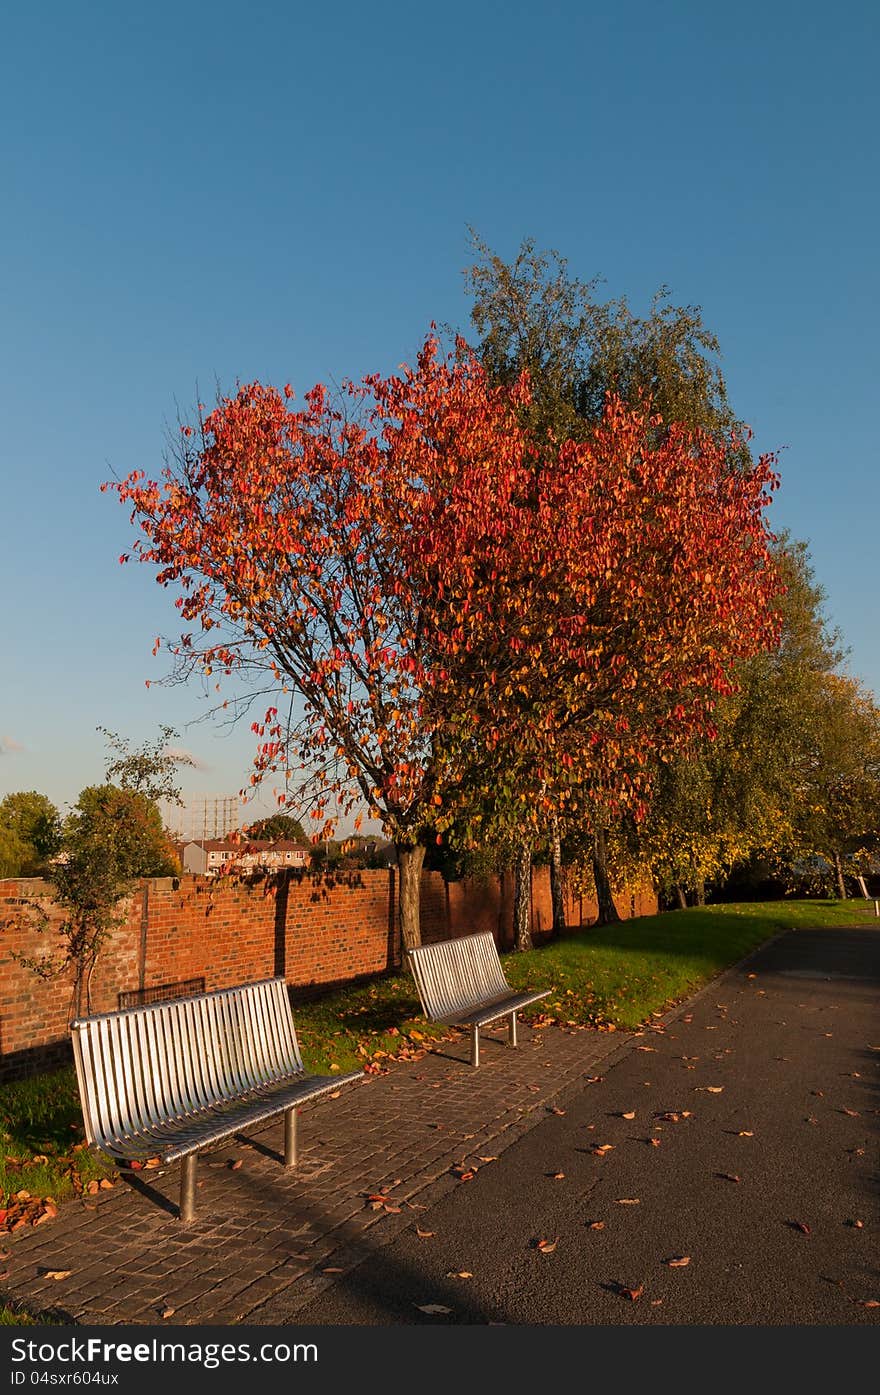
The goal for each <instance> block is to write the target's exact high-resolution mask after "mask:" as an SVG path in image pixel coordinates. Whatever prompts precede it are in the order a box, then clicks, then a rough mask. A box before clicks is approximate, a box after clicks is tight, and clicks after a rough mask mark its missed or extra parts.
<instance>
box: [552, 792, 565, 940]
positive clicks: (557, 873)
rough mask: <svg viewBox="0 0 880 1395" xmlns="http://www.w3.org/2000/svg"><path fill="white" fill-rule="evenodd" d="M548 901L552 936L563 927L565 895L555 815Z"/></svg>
mask: <svg viewBox="0 0 880 1395" xmlns="http://www.w3.org/2000/svg"><path fill="white" fill-rule="evenodd" d="M550 902H551V904H552V906H553V927H552V929H551V934H552V935H553V936H554V938H555V937H556V936H558V935H561V934H562V932H563V930H564V929H565V895H564V893H563V890H562V845H561V843H560V839H559V820H558V818H557V817H556V815H555V814H554V815H553V818H552V820H551V822H550Z"/></svg>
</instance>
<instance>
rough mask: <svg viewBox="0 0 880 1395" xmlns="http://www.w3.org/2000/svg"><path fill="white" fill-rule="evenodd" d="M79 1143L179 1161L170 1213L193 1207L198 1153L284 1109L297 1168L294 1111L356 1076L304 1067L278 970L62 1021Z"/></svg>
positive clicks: (288, 1154) (288, 1157)
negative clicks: (254, 979) (68, 1041)
mask: <svg viewBox="0 0 880 1395" xmlns="http://www.w3.org/2000/svg"><path fill="white" fill-rule="evenodd" d="M71 1032H72V1036H73V1052H74V1060H75V1063H76V1076H77V1082H78V1084H79V1094H80V1101H81V1103H82V1110H83V1117H84V1120H85V1129H86V1139H87V1141H88V1143H89V1144H90V1146H91V1147H92V1148H94V1149H96V1150H99V1151H100V1152H102V1153H106V1154H109V1156H110V1157H111V1158H113V1159H115V1160H116V1161H117V1162H120V1163H131V1162H137V1161H144V1160H146V1159H148V1158H150V1159H151V1158H159V1160H160V1161H161V1162H163V1163H173V1162H177V1161H181V1162H182V1164H183V1168H182V1175H181V1182H180V1213H179V1214H180V1219H181V1221H184V1222H188V1221H191V1220H192V1219H193V1216H194V1214H195V1191H196V1164H197V1159H198V1152H199V1150H200V1149H202V1148H206V1147H208V1145H209V1144H212V1143H217V1142H219V1141H220V1140H221V1139H223V1138H228V1137H229V1136H230V1135H231V1134H234V1133H237V1132H239V1130H241V1129H244V1128H247V1127H249V1126H252V1125H254V1124H260V1123H262V1122H263V1121H264V1120H266V1119H271V1118H272V1117H273V1116H275V1115H277V1114H281V1113H283V1114H284V1166H285V1167H295V1166H296V1111H297V1108H298V1106H299V1105H301V1104H304V1103H305V1102H306V1101H307V1100H313V1099H317V1098H318V1097H319V1096H321V1095H326V1094H328V1093H329V1092H330V1091H331V1090H338V1089H339V1087H340V1086H341V1085H344V1084H347V1083H349V1082H351V1081H353V1080H358V1079H360V1078H361V1077H362V1076H363V1071H353V1072H351V1073H350V1074H347V1075H338V1076H315V1075H313V1076H310V1075H307V1074H306V1073H305V1070H304V1069H303V1063H302V1058H301V1057H300V1052H299V1044H298V1042H297V1039H296V1031H295V1028H294V1025H293V1013H292V1011H291V1008H290V1001H289V999H288V996H287V989H286V986H285V983H284V979H283V978H273V979H266V980H264V981H263V982H261V983H248V984H244V985H242V986H241V987H238V988H226V989H221V990H219V991H217V992H213V993H201V994H199V995H198V996H196V997H192V998H178V999H176V1000H175V1001H173V1002H163V1003H154V1004H151V1005H150V1006H148V1007H136V1008H126V1009H123V1010H121V1011H119V1012H108V1013H103V1014H100V1015H98V1016H95V1017H83V1018H80V1019H78V1020H77V1021H76V1022H74V1023H73V1024H72V1027H71Z"/></svg>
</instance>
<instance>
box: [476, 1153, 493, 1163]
mask: <svg viewBox="0 0 880 1395" xmlns="http://www.w3.org/2000/svg"><path fill="white" fill-rule="evenodd" d="M477 1157H478V1158H479V1160H480V1162H481V1163H489V1162H497V1161H498V1156H497V1154H494V1153H487V1154H486V1156H485V1157H484V1156H483V1154H482V1153H478V1154H477Z"/></svg>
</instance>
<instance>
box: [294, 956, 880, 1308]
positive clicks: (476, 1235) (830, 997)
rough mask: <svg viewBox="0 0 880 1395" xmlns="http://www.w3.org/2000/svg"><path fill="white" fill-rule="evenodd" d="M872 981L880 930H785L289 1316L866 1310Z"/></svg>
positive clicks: (875, 1126)
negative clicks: (556, 1110) (407, 1228)
mask: <svg viewBox="0 0 880 1395" xmlns="http://www.w3.org/2000/svg"><path fill="white" fill-rule="evenodd" d="M878 990H880V930H874V929H873V928H865V929H859V930H852V931H844V930H829V931H806V930H805V931H795V932H791V933H789V934H787V935H785V936H783V937H782V938H780V939H779V940H777V941H775V942H774V943H773V944H771V945H769V946H767V947H766V948H765V949H764V950H762V951H761V952H759V954H758V955H757V956H755V957H754V958H753V959H752V960H750V961H749V962H748V963H747V964H745V965H744V966H741V967H739V968H737V969H734V970H731V971H729V972H728V973H727V974H725V975H724V976H722V978H721V979H719V980H716V981H715V982H714V983H713V984H711V985H710V986H709V988H708V989H706V990H703V992H702V993H700V994H698V995H697V996H696V997H695V998H694V999H692V1000H691V1002H690V1003H688V1004H686V1005H684V1006H683V1007H681V1008H680V1009H679V1010H678V1012H677V1014H675V1015H673V1017H672V1018H666V1019H663V1023H662V1024H660V1025H658V1027H657V1028H655V1029H651V1030H648V1031H646V1032H645V1033H644V1035H643V1036H642V1037H641V1038H640V1039H639V1040H638V1041H637V1042H634V1043H633V1046H632V1049H630V1050H628V1051H627V1053H626V1054H625V1055H624V1056H623V1058H622V1059H620V1060H619V1061H618V1062H617V1063H616V1064H615V1065H612V1066H610V1067H608V1068H607V1070H606V1073H605V1075H604V1076H603V1077H600V1078H599V1079H597V1080H596V1081H595V1082H594V1083H593V1084H589V1085H586V1086H585V1088H584V1089H583V1091H582V1092H581V1093H580V1094H578V1095H576V1096H574V1097H573V1098H572V1097H570V1096H568V1097H566V1099H565V1108H564V1112H559V1113H554V1112H552V1107H551V1109H548V1112H547V1115H546V1118H544V1119H543V1120H542V1121H541V1123H539V1124H538V1125H536V1126H535V1127H534V1128H533V1129H532V1130H531V1131H530V1132H528V1133H527V1134H525V1135H524V1136H523V1137H522V1138H521V1139H520V1140H519V1141H518V1142H517V1143H515V1144H514V1145H512V1146H511V1147H509V1148H508V1149H506V1150H505V1151H504V1153H503V1154H502V1155H501V1157H500V1158H499V1159H498V1160H497V1161H492V1160H489V1159H488V1158H485V1157H484V1158H482V1159H481V1158H480V1157H479V1156H469V1155H465V1156H464V1157H463V1158H462V1160H461V1161H462V1163H463V1164H464V1165H465V1172H467V1171H468V1170H473V1171H474V1175H473V1176H472V1177H471V1178H470V1179H469V1180H463V1181H460V1182H459V1184H458V1185H457V1186H456V1187H455V1189H454V1190H453V1191H451V1192H450V1193H448V1194H447V1195H446V1196H445V1197H443V1198H442V1199H441V1200H439V1201H438V1202H437V1204H436V1205H434V1206H433V1207H431V1208H430V1210H426V1211H424V1212H414V1216H413V1224H412V1227H411V1228H410V1229H409V1230H407V1231H405V1232H403V1233H402V1234H401V1235H399V1236H398V1237H397V1238H396V1239H395V1240H393V1241H392V1242H391V1243H389V1244H388V1245H387V1246H385V1247H384V1248H382V1249H377V1250H376V1252H375V1253H373V1254H372V1255H371V1256H369V1257H368V1258H367V1259H365V1261H364V1262H363V1263H362V1264H360V1265H359V1266H358V1267H357V1268H356V1269H354V1270H352V1271H350V1272H349V1273H348V1274H346V1275H345V1276H343V1277H341V1278H340V1280H339V1281H338V1282H336V1283H335V1284H334V1285H333V1287H332V1288H330V1289H328V1290H326V1291H325V1292H324V1293H322V1294H321V1295H320V1296H319V1297H318V1298H316V1299H315V1300H314V1301H313V1302H312V1303H311V1304H310V1305H309V1306H308V1307H306V1308H303V1309H301V1310H299V1311H298V1312H297V1314H296V1318H295V1321H296V1322H297V1324H303V1325H309V1324H317V1325H323V1324H340V1325H341V1324H365V1325H384V1324H418V1323H430V1324H433V1325H439V1324H444V1323H446V1324H483V1325H486V1324H490V1325H491V1324H528V1325H535V1324H538V1325H541V1324H555V1325H563V1324H564V1325H574V1324H578V1325H584V1324H597V1325H610V1324H630V1323H635V1324H656V1325H664V1326H665V1325H670V1324H673V1325H674V1324H687V1325H712V1324H725V1325H732V1324H749V1325H755V1324H760V1325H777V1324H778V1325H787V1326H788V1325H800V1324H830V1325H859V1324H870V1323H876V1322H877V1321H878V1318H880V1246H878V1237H880V1206H878V1180H880V1166H878V1161H880V1159H878V1132H880V1089H878V1085H880V1011H878V1006H880V996H878ZM462 1068H463V1069H465V1067H462ZM557 1108H558V1106H557ZM420 1232H421V1233H420Z"/></svg>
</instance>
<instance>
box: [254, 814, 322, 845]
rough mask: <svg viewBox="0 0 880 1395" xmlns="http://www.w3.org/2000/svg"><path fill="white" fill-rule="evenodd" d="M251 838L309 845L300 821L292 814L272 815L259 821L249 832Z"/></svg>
mask: <svg viewBox="0 0 880 1395" xmlns="http://www.w3.org/2000/svg"><path fill="white" fill-rule="evenodd" d="M247 834H248V837H249V838H269V839H271V840H272V841H273V842H274V841H275V839H278V838H285V839H290V841H291V842H294V843H308V841H309V839H308V837H307V836H306V833H305V831H304V829H303V826H302V824H301V823H300V821H299V819H295V818H293V816H292V815H290V814H271V815H270V816H269V818H266V819H257V821H256V823H252V824H251V825H250V827H249V828H248V830H247Z"/></svg>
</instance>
